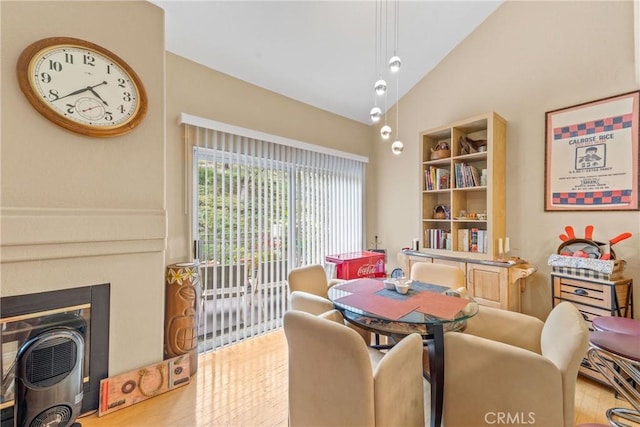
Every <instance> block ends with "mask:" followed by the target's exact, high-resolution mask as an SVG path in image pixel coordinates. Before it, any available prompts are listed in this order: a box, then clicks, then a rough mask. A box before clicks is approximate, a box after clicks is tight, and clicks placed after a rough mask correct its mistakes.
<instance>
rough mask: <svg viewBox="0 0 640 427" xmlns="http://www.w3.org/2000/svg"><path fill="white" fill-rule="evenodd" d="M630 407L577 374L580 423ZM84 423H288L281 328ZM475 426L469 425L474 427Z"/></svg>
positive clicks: (90, 426) (138, 426) (174, 426)
mask: <svg viewBox="0 0 640 427" xmlns="http://www.w3.org/2000/svg"><path fill="white" fill-rule="evenodd" d="M614 406H624V407H629V405H628V404H627V403H626V402H625V401H621V400H617V399H615V397H614V395H613V392H612V391H611V390H610V389H608V388H606V387H604V386H602V385H600V384H598V383H596V382H593V381H590V380H588V379H584V378H581V377H580V378H578V387H577V390H576V424H581V423H587V422H599V423H604V424H606V418H605V416H604V413H605V411H606V410H607V409H608V408H610V407H614ZM78 421H79V422H81V423H82V426H83V427H94V426H95V427H117V426H127V427H147V426H148V427H158V426H171V427H180V426H184V427H192V426H287V343H286V340H285V337H284V333H283V332H282V330H278V331H275V332H271V333H268V334H266V335H263V336H260V337H256V338H252V339H250V340H247V341H245V342H242V343H240V344H236V345H233V346H231V347H227V348H224V349H221V350H218V351H216V352H212V353H207V354H205V355H203V356H201V357H200V362H199V366H198V373H197V374H196V375H195V376H194V377H192V379H191V383H190V384H189V385H187V386H185V387H181V388H179V389H176V390H173V391H170V392H168V393H165V394H162V395H160V396H156V397H154V398H152V399H149V400H146V401H144V402H141V403H138V404H136V405H133V406H131V407H129V408H125V409H122V410H120V411H117V412H113V413H111V414H109V415H105V416H104V417H101V418H99V417H98V416H97V415H96V414H93V415H87V416H85V417H83V418H81V419H79V420H78ZM470 427H471V426H470Z"/></svg>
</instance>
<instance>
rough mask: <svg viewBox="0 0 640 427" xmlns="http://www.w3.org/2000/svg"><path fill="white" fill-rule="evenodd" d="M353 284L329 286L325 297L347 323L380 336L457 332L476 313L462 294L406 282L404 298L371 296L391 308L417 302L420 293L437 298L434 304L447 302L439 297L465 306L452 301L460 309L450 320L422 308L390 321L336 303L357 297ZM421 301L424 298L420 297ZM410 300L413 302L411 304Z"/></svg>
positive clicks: (390, 292) (388, 292) (386, 294)
mask: <svg viewBox="0 0 640 427" xmlns="http://www.w3.org/2000/svg"><path fill="white" fill-rule="evenodd" d="M356 280H362V279H356ZM355 282H356V281H355V280H354V281H350V282H346V283H344V284H342V285H346V284H350V283H351V284H352V285H351V286H350V287H348V288H349V289H348V290H343V289H341V286H342V285H336V286H333V287H332V288H330V289H329V291H328V297H329V299H330V300H331V301H332V302H333V303H334V305H335V306H336V308H338V309H339V310H340V311H341V312H342V314H343V316H344V317H345V318H346V319H347V320H349V321H351V322H352V323H356V324H358V325H361V326H364V327H365V328H369V329H372V330H374V331H376V332H380V333H386V334H391V335H393V334H400V335H405V334H409V333H412V332H417V333H419V334H421V335H428V334H430V333H431V332H430V329H431V328H430V327H432V326H434V325H442V326H443V328H444V330H445V331H449V330H459V329H461V328H462V327H464V324H465V321H466V320H467V319H469V318H471V317H473V316H475V315H476V314H477V313H478V310H479V309H478V304H477V303H476V301H475V300H474V299H473V298H472V297H471V296H469V295H468V294H466V293H461V292H457V291H455V290H453V289H451V288H448V287H445V286H438V285H432V284H429V283H423V282H418V281H412V282H410V283H411V288H410V289H409V292H407V293H406V294H404V295H403V294H400V293H398V292H396V291H395V290H390V289H386V288H383V289H380V290H377V291H375V292H374V294H375V295H376V296H378V297H382V298H385V299H388V300H389V303H390V304H393V301H416V300H417V299H416V298H415V297H416V296H418V295H419V294H420V293H423V292H430V293H433V294H437V295H439V297H438V298H435V300H437V301H442V302H444V303H447V302H451V301H446V299H444V300H443V299H442V298H441V297H440V296H442V295H446V296H447V297H448V298H460V299H462V300H463V301H465V302H466V304H464V303H461V302H460V301H454V303H455V306H462V308H461V309H460V310H459V311H458V312H457V313H456V314H455V315H453V316H451V317H450V318H443V317H438V316H435V315H433V314H429V312H428V310H425V307H424V306H423V307H419V308H416V309H413V310H412V311H410V312H408V313H407V314H404V315H403V316H401V317H399V318H397V319H391V318H388V317H384V316H383V315H381V314H377V313H375V312H372V311H367V310H364V309H361V308H358V307H354V305H359V304H354V305H348V304H347V303H345V302H343V301H340V300H341V299H342V298H344V297H349V296H351V295H354V294H358V293H359V291H358V290H357V289H355V288H354V287H353V285H355V284H356V283H355ZM363 283H364V282H363ZM380 284H381V285H382V281H380ZM421 297H426V296H425V295H423V296H421ZM412 298H414V299H413V300H411V299H412ZM379 301H380V300H379Z"/></svg>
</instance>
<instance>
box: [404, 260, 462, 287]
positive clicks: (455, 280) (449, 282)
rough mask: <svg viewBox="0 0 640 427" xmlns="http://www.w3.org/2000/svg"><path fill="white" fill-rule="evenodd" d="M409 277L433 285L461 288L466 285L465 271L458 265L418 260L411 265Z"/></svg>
mask: <svg viewBox="0 0 640 427" xmlns="http://www.w3.org/2000/svg"><path fill="white" fill-rule="evenodd" d="M409 278H410V279H411V280H417V281H419V282H424V283H430V284H432V285H441V286H448V287H450V288H459V287H463V286H465V280H464V272H463V271H462V270H461V269H459V268H458V267H454V266H452V265H446V264H436V263H432V262H416V263H414V264H413V265H412V266H411V273H410V276H409Z"/></svg>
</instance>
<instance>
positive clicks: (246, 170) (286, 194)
mask: <svg viewBox="0 0 640 427" xmlns="http://www.w3.org/2000/svg"><path fill="white" fill-rule="evenodd" d="M206 124H207V126H205V127H203V126H201V125H200V126H195V125H193V124H187V135H188V137H189V138H190V139H193V156H192V159H193V172H194V173H193V230H192V232H193V236H194V240H195V241H196V245H194V247H195V248H196V257H197V258H198V259H199V260H200V262H201V266H202V282H203V284H204V302H205V315H204V316H203V322H201V335H202V346H201V348H202V349H203V350H206V349H212V348H217V347H219V346H223V345H227V344H229V343H232V342H235V341H238V340H241V339H244V338H246V337H250V336H253V335H256V334H260V333H263V332H266V331H269V330H272V329H274V328H277V327H279V326H280V325H281V319H282V315H283V314H284V312H285V311H286V305H287V295H288V290H287V283H286V278H287V274H288V271H289V269H290V268H293V267H296V266H300V265H307V264H315V263H324V257H325V256H326V255H331V254H336V253H343V252H353V251H358V250H361V249H362V247H363V241H364V238H363V235H364V231H363V229H364V220H363V218H364V215H363V205H364V167H365V162H366V159H363V158H355V157H356V156H352V155H347V154H346V153H338V152H327V151H329V150H326V149H322V148H321V147H314V146H312V145H310V144H304V143H300V142H296V141H291V140H285V139H282V138H278V137H275V136H271V135H264V134H258V133H256V132H252V131H248V130H246V129H238V128H231V127H230V126H229V125H224V124H219V123H217V124H216V126H215V128H217V130H216V129H211V128H210V127H213V126H209V125H211V122H208V121H207V123H206ZM220 128H223V129H222V130H221V129H220ZM340 154H344V155H342V156H341V155H340Z"/></svg>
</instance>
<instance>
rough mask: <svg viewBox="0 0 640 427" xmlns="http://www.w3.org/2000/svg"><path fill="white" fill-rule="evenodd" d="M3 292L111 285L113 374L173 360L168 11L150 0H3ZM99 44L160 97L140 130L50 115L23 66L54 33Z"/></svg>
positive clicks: (151, 94)
mask: <svg viewBox="0 0 640 427" xmlns="http://www.w3.org/2000/svg"><path fill="white" fill-rule="evenodd" d="M0 7H1V9H0V12H1V39H2V40H1V43H2V44H1V55H2V57H1V58H2V61H1V67H2V68H1V75H2V77H1V79H2V80H1V82H2V85H1V87H2V101H1V102H2V104H1V107H2V109H1V113H2V116H1V128H2V130H1V134H0V135H1V138H2V140H1V144H2V146H1V151H0V154H1V158H0V159H1V164H0V169H1V175H0V178H1V181H0V182H1V199H0V206H1V214H2V218H1V220H2V222H1V224H0V226H1V244H2V246H1V249H2V252H1V256H0V274H1V276H0V286H1V289H0V295H2V296H11V295H20V294H29V293H36V292H42V291H48V290H57V289H63V288H73V287H80V286H87V285H96V284H101V283H110V284H111V307H112V311H111V319H110V354H109V373H110V374H117V373H120V372H122V371H125V370H129V369H133V368H136V367H139V366H144V365H148V364H150V363H153V362H156V361H158V360H161V359H162V344H163V322H164V302H163V301H164V248H165V236H166V214H165V207H164V205H165V189H164V176H165V172H164V156H165V153H164V152H165V150H164V133H165V127H164V123H165V113H164V13H163V11H162V10H161V9H159V8H157V7H156V6H154V5H152V4H151V3H148V2H99V1H96V2H93V1H92V2H73V3H71V2H30V1H29V2H27V1H24V2H13V1H2V2H0ZM54 36H67V37H76V38H80V39H85V40H88V41H91V42H94V43H97V44H99V45H101V46H104V47H105V48H107V49H109V50H111V51H112V52H114V53H116V54H117V55H118V56H120V57H122V58H123V59H125V61H127V63H128V64H129V65H130V66H131V67H133V69H134V70H135V71H136V72H137V73H138V75H139V76H140V78H141V79H142V81H143V82H144V85H145V88H146V90H147V93H148V97H149V110H148V113H147V117H146V118H145V119H144V121H143V122H142V123H141V125H140V126H139V127H138V128H136V129H135V130H134V131H133V132H131V133H129V134H127V135H124V136H121V137H115V138H108V139H101V138H90V137H86V136H82V135H77V134H74V133H71V132H68V131H66V130H64V129H62V128H60V127H58V126H56V125H54V124H53V123H51V122H49V121H48V120H47V119H45V118H44V117H43V116H41V115H40V114H39V113H38V112H36V110H35V109H34V108H32V106H31V105H30V104H29V102H28V101H27V100H26V98H25V97H24V96H23V95H22V92H20V89H19V87H18V81H17V77H16V72H15V67H16V63H17V60H18V56H19V55H20V53H21V52H22V50H23V49H24V48H26V47H27V46H28V45H29V44H31V43H33V42H34V41H36V40H39V39H42V38H45V37H54Z"/></svg>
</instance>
